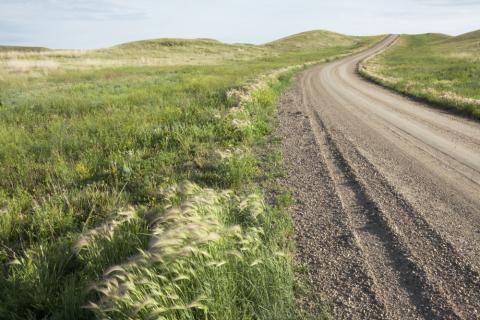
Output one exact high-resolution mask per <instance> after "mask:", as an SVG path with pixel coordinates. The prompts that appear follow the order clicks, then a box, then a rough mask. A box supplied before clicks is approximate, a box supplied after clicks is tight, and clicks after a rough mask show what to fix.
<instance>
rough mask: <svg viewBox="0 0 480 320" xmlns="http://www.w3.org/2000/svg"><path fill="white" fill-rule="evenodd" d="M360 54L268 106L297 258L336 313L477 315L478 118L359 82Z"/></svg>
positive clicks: (310, 73) (321, 69)
mask: <svg viewBox="0 0 480 320" xmlns="http://www.w3.org/2000/svg"><path fill="white" fill-rule="evenodd" d="M393 41H395V36H390V37H387V38H386V39H384V40H383V41H382V42H381V43H379V44H378V45H376V46H375V47H372V48H371V49H369V50H367V51H365V52H362V53H359V54H356V55H353V56H350V57H348V58H345V59H343V60H340V61H336V62H333V63H330V64H327V65H322V66H317V67H313V68H311V69H308V70H306V71H305V72H303V73H302V74H301V75H299V77H298V78H297V81H296V83H295V84H294V86H293V87H292V88H291V90H289V91H288V92H287V93H285V94H284V96H283V97H282V99H281V101H280V105H279V115H278V121H279V129H278V130H279V133H280V134H281V135H282V136H283V141H284V142H283V143H284V146H283V147H284V155H285V159H286V164H287V167H288V169H289V174H288V177H287V178H286V179H285V181H284V183H285V184H286V185H287V186H288V187H289V188H290V189H291V190H292V191H293V192H294V194H295V196H296V199H297V200H298V201H297V204H296V206H295V215H294V219H295V223H296V237H297V245H298V260H299V261H300V262H301V263H303V264H306V265H307V266H308V270H309V271H308V277H309V280H310V281H311V284H312V286H313V288H314V291H315V292H320V293H321V296H322V299H323V300H324V301H326V302H328V303H330V304H331V305H332V307H333V312H334V314H335V317H336V318H339V319H478V318H480V277H479V270H480V123H478V122H474V121H470V120H467V119H464V118H460V117H457V116H454V115H451V114H448V113H445V112H442V111H439V110H436V109H434V108H431V107H429V106H426V105H423V104H419V103H416V102H413V101H411V100H409V99H407V98H405V97H402V96H400V95H397V94H395V93H393V92H390V91H388V90H386V89H383V88H381V87H378V86H376V85H374V84H372V83H370V82H368V81H365V80H363V79H362V78H361V77H360V76H359V75H358V74H357V72H356V70H357V65H358V63H359V62H360V61H362V60H363V59H365V58H367V57H369V56H371V55H373V54H375V53H377V52H379V51H381V50H384V49H385V48H386V47H387V46H388V45H390V44H391V43H392V42H393Z"/></svg>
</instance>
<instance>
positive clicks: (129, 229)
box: [0, 32, 480, 320]
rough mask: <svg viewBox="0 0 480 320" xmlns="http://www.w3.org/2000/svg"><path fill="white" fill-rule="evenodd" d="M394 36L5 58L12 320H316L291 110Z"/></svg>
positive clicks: (1, 225)
mask: <svg viewBox="0 0 480 320" xmlns="http://www.w3.org/2000/svg"><path fill="white" fill-rule="evenodd" d="M378 39H379V38H378V37H349V36H342V35H338V34H332V33H327V32H309V33H304V34H299V35H295V36H291V37H288V38H285V39H281V40H278V41H275V42H272V43H270V44H266V45H249V44H234V45H229V44H224V43H220V42H218V41H215V40H209V39H197V40H182V39H159V40H147V41H139V42H134V43H127V44H122V45H118V46H115V47H112V48H105V49H99V50H50V49H45V48H21V47H0V176H1V177H2V179H1V180H0V264H1V266H2V268H1V269H0V297H1V298H0V318H4V319H92V318H103V319H138V318H142V319H172V320H173V319H235V320H237V319H293V318H295V317H300V315H299V314H298V312H297V311H296V309H297V308H295V292H294V287H296V284H295V280H294V271H293V261H292V260H293V259H292V258H293V251H294V245H293V241H292V232H293V231H292V230H293V229H292V222H291V217H290V214H289V211H288V207H289V204H290V202H291V200H290V196H289V193H288V191H287V190H282V189H280V188H279V187H278V186H277V185H276V183H275V178H276V177H278V176H279V175H281V174H282V161H281V155H280V154H279V150H278V148H277V146H276V143H275V137H274V136H273V115H274V113H275V102H276V99H277V97H278V95H279V94H280V93H281V92H282V89H284V88H285V86H287V85H288V83H289V80H290V78H291V77H292V76H293V75H294V73H295V71H296V70H300V69H301V68H302V66H303V65H304V64H307V63H321V62H324V61H327V60H331V59H335V58H337V57H340V56H343V55H346V54H349V53H351V52H353V51H356V50H359V49H362V48H365V47H367V46H369V45H371V44H373V43H374V42H375V41H377V40H378ZM414 39H415V38H405V39H404V40H403V41H404V42H405V46H407V45H408V44H409V43H410V41H414ZM415 41H416V40H415ZM425 41H426V40H425ZM399 48H401V47H400V46H399ZM392 52H393V53H392ZM388 54H390V55H391V54H394V51H390V52H389V53H388ZM438 59H443V58H438ZM445 59H446V58H445ZM448 59H453V58H448ZM455 59H464V60H462V61H470V60H469V59H472V58H471V57H468V58H464V57H462V58H455ZM459 61H460V60H459ZM465 63H466V62H465ZM294 66H296V67H294ZM465 72H466V73H468V72H470V71H465ZM475 72H477V71H475ZM466 76H467V75H466ZM471 84H472V85H473V82H472V83H471ZM462 90H464V91H461V92H455V93H457V94H463V93H464V92H465V93H469V94H470V96H469V97H472V98H476V99H479V98H480V97H479V96H476V95H475V94H474V92H475V90H474V88H473V87H472V88H470V89H469V88H464V89H462ZM476 92H477V94H478V90H477V91H476ZM477 110H478V109H477Z"/></svg>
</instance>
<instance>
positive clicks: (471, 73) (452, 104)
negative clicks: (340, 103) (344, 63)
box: [360, 31, 480, 119]
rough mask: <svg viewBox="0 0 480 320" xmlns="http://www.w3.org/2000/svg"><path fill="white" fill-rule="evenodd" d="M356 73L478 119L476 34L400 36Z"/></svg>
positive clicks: (479, 45) (479, 43) (479, 40)
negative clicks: (393, 43) (390, 46)
mask: <svg viewBox="0 0 480 320" xmlns="http://www.w3.org/2000/svg"><path fill="white" fill-rule="evenodd" d="M360 71H361V73H363V74H364V75H365V76H367V77H369V78H371V79H372V80H374V81H376V82H379V83H381V84H383V85H385V86H387V87H390V88H393V89H395V90H397V91H400V92H402V93H406V94H408V95H411V96H413V97H415V98H418V99H421V100H425V101H428V102H431V103H433V104H435V105H437V106H440V107H443V108H447V109H450V110H452V111H455V112H458V113H462V114H465V115H468V116H470V117H474V118H477V119H480V31H476V32H471V33H467V34H464V35H461V36H457V37H449V36H446V35H441V34H424V35H413V36H402V37H401V38H400V39H399V41H398V42H397V43H396V44H395V45H394V46H393V47H392V48H390V49H388V50H387V51H386V52H384V53H383V54H380V55H378V56H376V57H375V58H373V59H370V60H369V61H367V62H366V63H364V64H363V65H362V67H361V69H360Z"/></svg>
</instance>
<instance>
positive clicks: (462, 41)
mask: <svg viewBox="0 0 480 320" xmlns="http://www.w3.org/2000/svg"><path fill="white" fill-rule="evenodd" d="M439 45H440V47H442V48H443V49H446V50H448V51H452V52H458V53H463V54H475V55H477V56H480V30H477V31H473V32H468V33H465V34H461V35H459V36H456V37H450V38H449V39H447V40H445V41H444V42H443V43H441V44H439Z"/></svg>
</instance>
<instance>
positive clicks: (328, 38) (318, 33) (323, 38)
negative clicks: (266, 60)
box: [265, 30, 361, 51]
mask: <svg viewBox="0 0 480 320" xmlns="http://www.w3.org/2000/svg"><path fill="white" fill-rule="evenodd" d="M359 39H361V37H354V36H347V35H343V34H339V33H335V32H330V31H325V30H313V31H307V32H302V33H298V34H294V35H291V36H288V37H285V38H282V39H279V40H276V41H273V42H270V43H267V44H265V46H267V47H271V48H275V49H279V50H286V51H300V50H302V51H303V50H316V49H321V48H326V47H336V46H349V45H354V44H355V43H356V42H358V41H359Z"/></svg>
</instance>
